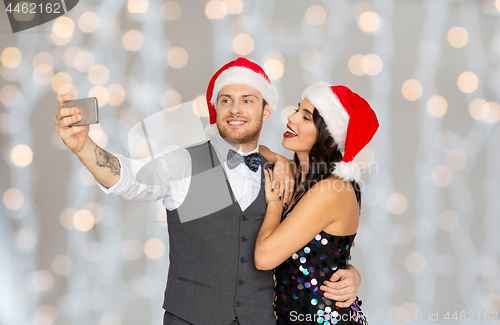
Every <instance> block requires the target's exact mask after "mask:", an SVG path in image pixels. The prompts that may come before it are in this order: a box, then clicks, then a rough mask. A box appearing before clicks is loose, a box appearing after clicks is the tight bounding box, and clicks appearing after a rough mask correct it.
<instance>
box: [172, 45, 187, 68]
mask: <svg viewBox="0 0 500 325" xmlns="http://www.w3.org/2000/svg"><path fill="white" fill-rule="evenodd" d="M188 60H189V55H188V52H187V51H186V50H185V49H183V48H182V47H174V48H173V49H171V50H170V51H168V54H167V62H168V64H169V65H170V66H171V67H172V68H175V69H180V68H182V67H184V66H185V65H186V64H187V63H188Z"/></svg>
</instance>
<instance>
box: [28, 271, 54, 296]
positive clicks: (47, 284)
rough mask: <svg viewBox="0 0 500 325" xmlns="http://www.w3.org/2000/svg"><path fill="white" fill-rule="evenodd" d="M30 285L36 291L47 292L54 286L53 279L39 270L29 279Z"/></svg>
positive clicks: (47, 272)
mask: <svg viewBox="0 0 500 325" xmlns="http://www.w3.org/2000/svg"><path fill="white" fill-rule="evenodd" d="M31 284H32V285H33V288H35V290H37V291H41V292H44V291H48V290H50V289H51V288H52V286H53V285H54V277H53V276H52V274H51V273H50V272H49V271H46V270H39V271H36V272H35V273H34V274H33V276H32V277H31Z"/></svg>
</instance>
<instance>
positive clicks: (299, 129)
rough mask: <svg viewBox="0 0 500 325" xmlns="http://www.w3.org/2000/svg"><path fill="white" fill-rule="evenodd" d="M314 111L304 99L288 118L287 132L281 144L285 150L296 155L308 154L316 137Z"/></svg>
mask: <svg viewBox="0 0 500 325" xmlns="http://www.w3.org/2000/svg"><path fill="white" fill-rule="evenodd" d="M314 110H315V108H314V106H313V105H312V104H311V103H310V102H309V100H307V99H304V100H303V101H301V102H300V104H299V108H298V109H296V110H295V113H293V114H292V115H290V116H288V124H287V130H286V132H285V133H284V134H283V141H282V142H281V144H282V145H283V147H284V148H285V149H288V150H291V151H295V152H296V153H297V154H299V153H302V152H305V153H309V151H310V150H311V148H312V146H313V145H314V144H315V143H316V138H317V135H318V129H316V126H315V125H314V121H313V112H314Z"/></svg>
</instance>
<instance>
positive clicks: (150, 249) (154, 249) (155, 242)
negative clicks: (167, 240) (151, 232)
mask: <svg viewBox="0 0 500 325" xmlns="http://www.w3.org/2000/svg"><path fill="white" fill-rule="evenodd" d="M144 253H145V254H146V256H147V257H148V258H150V259H152V260H157V259H159V258H160V257H162V256H163V254H164V253H165V244H163V242H162V241H161V240H160V239H158V238H151V239H149V240H148V241H147V242H146V243H145V244H144Z"/></svg>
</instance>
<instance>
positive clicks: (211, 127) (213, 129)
mask: <svg viewBox="0 0 500 325" xmlns="http://www.w3.org/2000/svg"><path fill="white" fill-rule="evenodd" d="M218 134H219V129H218V128H217V123H214V124H208V125H207V126H206V128H205V135H206V136H207V138H208V139H215V137H217V135H218Z"/></svg>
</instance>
